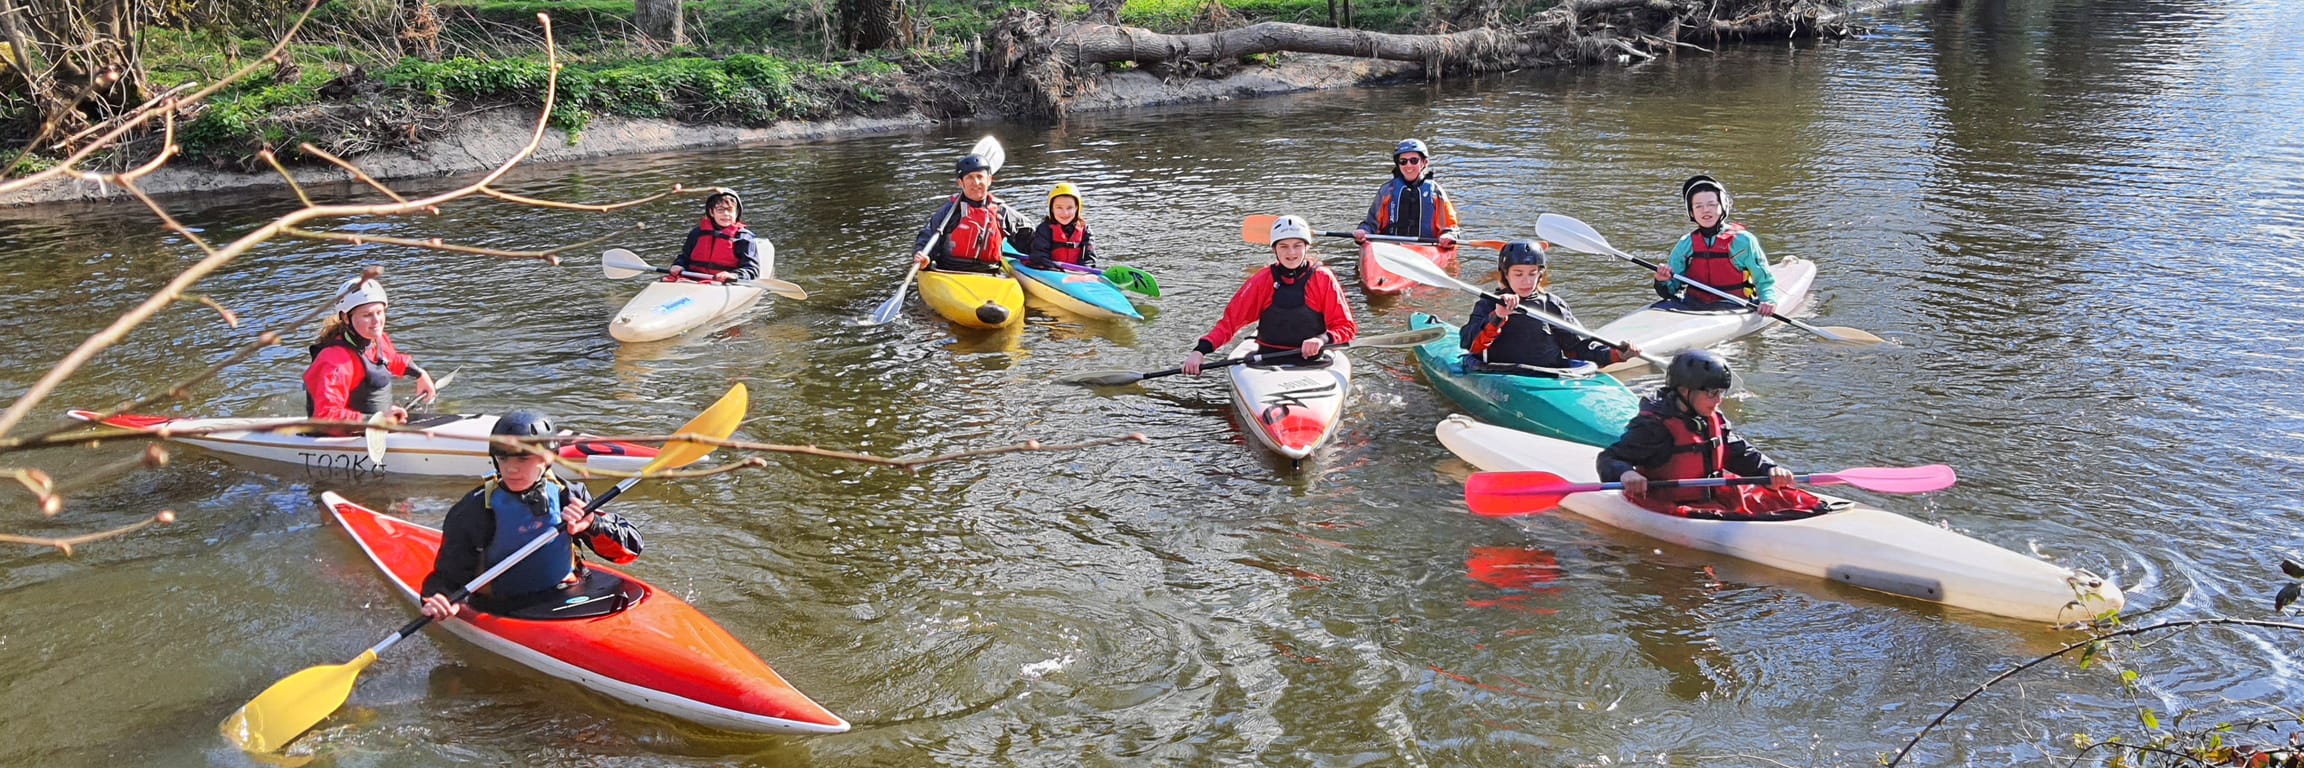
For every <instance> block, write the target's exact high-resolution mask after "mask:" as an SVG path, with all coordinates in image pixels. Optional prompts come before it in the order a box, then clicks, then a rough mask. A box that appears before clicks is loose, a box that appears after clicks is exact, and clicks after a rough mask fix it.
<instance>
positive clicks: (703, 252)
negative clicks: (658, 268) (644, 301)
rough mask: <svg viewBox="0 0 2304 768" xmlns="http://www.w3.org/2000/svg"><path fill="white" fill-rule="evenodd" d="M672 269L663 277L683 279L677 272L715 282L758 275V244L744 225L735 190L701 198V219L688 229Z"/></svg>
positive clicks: (721, 190) (722, 191)
mask: <svg viewBox="0 0 2304 768" xmlns="http://www.w3.org/2000/svg"><path fill="white" fill-rule="evenodd" d="M672 269H674V270H675V273H674V274H672V275H667V276H665V278H664V279H665V280H667V281H674V280H685V279H687V278H686V277H684V276H682V275H680V274H678V271H687V272H697V273H701V274H707V275H711V276H712V281H713V282H716V283H725V282H728V281H730V280H750V279H753V278H756V277H759V276H760V243H759V241H758V240H757V239H755V238H754V237H753V236H752V230H750V229H746V228H744V200H743V198H740V197H737V196H736V192H735V190H731V189H727V188H725V187H723V188H720V189H715V190H712V194H710V195H706V196H705V197H704V220H702V221H699V222H696V228H695V229H691V230H688V242H687V243H686V244H683V245H681V246H680V257H679V258H676V259H673V260H672Z"/></svg>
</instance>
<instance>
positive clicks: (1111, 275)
mask: <svg viewBox="0 0 2304 768" xmlns="http://www.w3.org/2000/svg"><path fill="white" fill-rule="evenodd" d="M1056 266H1058V267H1062V268H1064V269H1066V270H1069V271H1072V272H1084V273H1087V274H1091V275H1102V276H1104V279H1106V280H1110V281H1112V284H1113V285H1117V286H1120V287H1121V289H1123V290H1129V291H1134V292H1136V293H1141V294H1144V295H1146V296H1150V297H1152V298H1155V299H1157V298H1160V281H1158V280H1154V279H1152V274H1151V273H1149V272H1145V271H1144V270H1141V269H1137V268H1135V267H1131V266H1128V265H1126V264H1114V265H1112V266H1109V267H1105V268H1103V269H1097V268H1095V267H1085V266H1081V265H1078V264H1066V263H1064V262H1061V261H1059V262H1056Z"/></svg>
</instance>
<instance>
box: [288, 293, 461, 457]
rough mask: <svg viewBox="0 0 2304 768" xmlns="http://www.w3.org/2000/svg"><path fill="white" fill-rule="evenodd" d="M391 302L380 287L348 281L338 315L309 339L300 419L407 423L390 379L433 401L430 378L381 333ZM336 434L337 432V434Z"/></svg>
mask: <svg viewBox="0 0 2304 768" xmlns="http://www.w3.org/2000/svg"><path fill="white" fill-rule="evenodd" d="M390 303H391V302H390V301H389V300H388V299H387V298H386V297H385V295H384V284H383V283H381V282H378V281H375V280H368V279H365V278H358V277H355V278H352V280H351V281H350V282H347V283H345V284H344V287H343V288H342V289H340V291H339V292H338V295H337V298H336V314H335V315H333V316H331V317H329V318H328V320H327V322H325V323H324V324H323V325H321V327H320V337H319V338H318V339H315V340H313V342H312V346H311V350H312V364H311V365H309V366H306V367H305V368H304V416H305V417H306V418H311V419H322V420H326V421H367V420H368V418H369V417H370V416H374V415H376V414H379V413H389V414H391V418H392V420H393V421H394V422H404V421H407V420H408V409H406V408H402V407H400V406H399V405H398V404H396V403H394V402H393V401H392V379H393V378H394V377H398V376H408V377H414V378H415V379H416V395H417V397H419V398H423V399H427V400H429V399H431V398H432V397H434V392H433V387H432V374H429V373H426V372H424V369H423V368H421V367H418V366H417V365H416V359H415V358H413V357H410V356H408V355H406V354H402V353H401V352H400V350H399V348H397V347H394V346H392V337H391V336H389V335H386V334H385V333H384V309H385V307H386V306H387V305H389V304H390ZM338 431H340V430H338Z"/></svg>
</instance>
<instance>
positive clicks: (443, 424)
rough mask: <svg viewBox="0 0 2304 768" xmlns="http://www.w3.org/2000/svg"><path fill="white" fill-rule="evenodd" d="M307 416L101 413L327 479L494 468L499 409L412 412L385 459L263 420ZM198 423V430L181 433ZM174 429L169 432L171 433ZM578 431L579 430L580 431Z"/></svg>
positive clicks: (605, 463) (629, 467)
mask: <svg viewBox="0 0 2304 768" xmlns="http://www.w3.org/2000/svg"><path fill="white" fill-rule="evenodd" d="M70 415H71V416H72V418H75V419H79V420H81V421H96V417H98V416H101V415H102V414H99V413H97V412H95V411H71V412H70ZM300 421H304V419H300V418H292V417H279V418H262V419H197V418H194V419H180V418H173V417H168V416H140V415H136V414H121V415H118V416H114V417H112V418H109V419H104V420H103V422H102V423H103V424H104V425H105V426H108V427H119V428H122V429H134V430H140V431H146V432H153V433H157V434H159V435H160V436H161V437H166V438H168V439H171V440H178V441H182V442H185V443H190V444H192V445H196V446H199V447H201V448H204V449H207V450H209V451H213V452H216V453H221V454H226V455H231V456H246V457H249V458H255V459H263V460H266V461H276V462H281V463H284V464H290V465H296V466H301V467H303V468H304V473H305V474H306V475H307V476H311V477H315V478H322V479H327V480H331V481H346V480H350V481H355V482H364V481H369V480H381V479H384V478H385V477H386V476H388V475H402V476H407V475H431V476H453V477H463V478H478V477H481V476H483V475H487V474H489V473H491V472H494V471H496V470H495V465H494V464H493V463H491V462H490V461H489V460H488V433H489V431H490V430H493V429H495V427H496V417H495V416H490V415H486V414H439V415H434V416H415V417H412V418H411V420H410V421H409V422H408V426H410V427H415V428H418V429H422V430H424V431H423V432H388V433H385V437H384V461H383V463H381V464H379V463H376V462H373V461H370V460H369V459H368V438H367V437H366V436H365V435H351V436H349V437H323V436H319V435H306V434H299V433H298V429H297V428H291V429H289V430H287V431H281V432H267V431H265V430H266V429H268V428H273V427H278V426H280V425H283V424H293V423H296V422H300ZM188 431H198V432H200V434H182V433H185V432H188ZM171 433H173V434H171ZM576 437H582V436H580V435H578V436H576ZM559 454H560V460H561V461H562V462H563V463H566V464H569V465H572V466H579V467H582V466H589V467H594V468H598V469H605V470H610V471H618V472H637V471H639V470H640V468H642V467H645V466H647V465H648V462H649V461H650V460H652V459H654V458H656V448H655V447H654V446H648V445H640V444H636V443H624V442H611V441H602V442H591V443H575V444H569V445H563V446H561V447H560V450H559Z"/></svg>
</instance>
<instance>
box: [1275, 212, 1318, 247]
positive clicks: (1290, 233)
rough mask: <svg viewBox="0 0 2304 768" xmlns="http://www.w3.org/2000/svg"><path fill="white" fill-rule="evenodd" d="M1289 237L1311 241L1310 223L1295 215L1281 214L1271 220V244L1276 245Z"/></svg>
mask: <svg viewBox="0 0 2304 768" xmlns="http://www.w3.org/2000/svg"><path fill="white" fill-rule="evenodd" d="M1291 238H1293V239H1296V240H1302V241H1304V242H1306V243H1310V242H1312V225H1311V224H1308V223H1305V221H1304V219H1302V218H1300V217H1296V216H1282V217H1280V218H1278V219H1276V220H1274V221H1273V222H1272V244H1274V245H1278V244H1280V241H1282V240H1288V239H1291Z"/></svg>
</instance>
